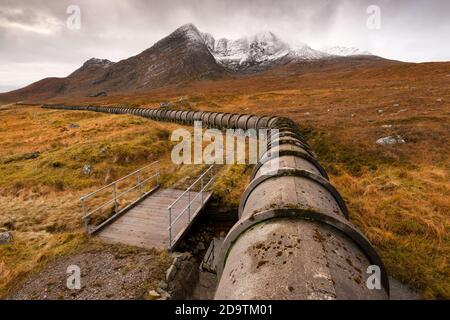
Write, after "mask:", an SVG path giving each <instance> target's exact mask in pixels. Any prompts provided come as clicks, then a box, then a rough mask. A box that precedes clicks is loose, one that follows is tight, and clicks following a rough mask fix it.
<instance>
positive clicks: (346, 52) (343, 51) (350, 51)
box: [321, 46, 372, 57]
mask: <svg viewBox="0 0 450 320" xmlns="http://www.w3.org/2000/svg"><path fill="white" fill-rule="evenodd" d="M321 51H322V52H325V53H328V54H330V55H334V56H341V57H349V56H361V55H364V56H370V55H372V53H370V52H369V51H364V50H361V49H358V48H355V47H343V46H329V47H324V48H322V49H321Z"/></svg>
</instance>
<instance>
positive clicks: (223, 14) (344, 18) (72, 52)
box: [0, 0, 450, 90]
mask: <svg viewBox="0 0 450 320" xmlns="http://www.w3.org/2000/svg"><path fill="white" fill-rule="evenodd" d="M70 4H77V5H79V6H80V7H81V10H82V25H81V30H79V31H72V30H68V29H67V28H66V27H65V21H66V19H67V17H68V15H67V14H66V9H67V7H68V6H69V5H70ZM372 4H375V5H379V6H380V7H381V13H382V28H381V30H377V31H374V30H369V29H367V27H366V19H367V13H366V8H367V7H368V6H369V5H372ZM449 14H450V1H447V0H434V1H426V0H360V1H353V0H309V1H308V0H284V1H283V0H278V1H275V0H247V1H246V0H228V1H225V0H224V1H219V0H190V1H185V0H161V1H156V0H153V1H145V0H130V1H123V0H96V1H91V0H67V1H66V0H60V1H58V0H54V1H45V0H31V1H30V0H2V1H1V3H0V75H1V78H0V90H2V89H1V88H6V87H7V88H8V89H10V88H17V87H20V86H24V85H26V84H28V83H31V82H33V81H35V80H38V79H40V78H43V77H46V76H66V75H67V74H68V73H70V72H71V71H73V70H74V69H76V68H77V67H79V66H80V65H81V64H82V63H83V62H84V61H85V60H87V59H89V58H91V57H94V56H95V57H99V58H107V59H110V60H113V61H117V60H120V59H124V58H127V57H129V56H131V55H135V54H138V53H139V52H141V51H142V50H145V49H146V48H148V47H150V46H151V45H152V44H153V43H154V42H156V41H157V40H159V39H160V38H162V37H164V36H165V35H167V34H169V33H170V32H171V31H173V30H174V29H176V28H177V27H178V26H180V25H182V24H184V23H188V22H192V23H194V24H195V25H197V27H198V28H199V29H200V30H202V31H206V32H209V33H211V34H212V35H214V36H215V37H231V38H236V37H240V36H244V35H249V34H251V33H255V32H258V31H261V30H270V31H272V32H274V33H275V34H277V35H278V36H280V37H281V38H283V39H285V40H286V41H289V42H297V41H303V42H306V43H308V44H310V45H312V46H313V47H315V48H320V47H321V46H324V45H329V44H342V45H352V46H357V47H360V48H361V49H364V50H369V51H371V52H373V53H375V54H378V55H381V56H384V57H387V58H392V59H399V60H406V61H428V60H450V41H448V40H449V36H448V35H449V34H450V19H448V16H449ZM1 21H3V23H2V22H1ZM5 21H6V22H5ZM19 25H20V26H19ZM21 26H22V27H21ZM33 26H34V27H36V28H37V30H38V31H39V30H40V31H42V30H41V29H39V28H44V29H45V27H48V28H49V29H51V32H48V33H42V32H33V31H30V30H29V27H31V28H33ZM27 28H28V29H27ZM44 66H45V67H44ZM52 66H53V67H52ZM11 75H14V77H11Z"/></svg>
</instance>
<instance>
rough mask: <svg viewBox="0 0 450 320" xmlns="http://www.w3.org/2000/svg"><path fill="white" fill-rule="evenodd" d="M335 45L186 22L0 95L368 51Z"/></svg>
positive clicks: (106, 88) (212, 74)
mask: <svg viewBox="0 0 450 320" xmlns="http://www.w3.org/2000/svg"><path fill="white" fill-rule="evenodd" d="M337 48H338V49H337ZM337 48H336V47H335V49H333V50H331V49H328V50H325V52H324V51H318V50H315V49H313V48H311V47H309V46H308V45H307V44H305V43H300V44H295V45H290V44H288V43H287V42H285V41H283V40H281V39H280V38H278V37H277V36H276V35H275V34H273V33H272V32H268V31H266V32H260V33H257V34H255V35H253V36H249V37H244V38H240V39H236V40H230V39H226V38H221V39H218V40H216V39H215V38H214V37H213V36H212V35H210V34H208V33H202V32H200V31H199V30H198V29H197V28H196V27H195V26H194V25H193V24H186V25H183V26H181V27H179V28H178V29H176V30H175V31H173V32H172V33H171V34H169V35H168V36H166V37H164V38H163V39H161V40H159V41H158V42H156V43H155V44H154V45H153V46H151V47H150V48H148V49H146V50H144V51H143V52H141V53H140V54H138V55H136V56H133V57H129V58H128V59H124V60H121V61H118V62H111V61H109V60H106V59H97V58H92V59H89V60H88V61H86V62H85V63H84V64H83V65H82V66H81V67H80V68H78V69H77V70H75V71H74V72H72V73H71V74H70V75H69V76H67V77H65V78H46V79H42V80H40V81H37V82H35V83H33V84H31V85H29V86H27V87H25V88H22V89H18V90H15V91H12V92H10V93H5V94H0V100H3V101H20V100H24V99H29V98H33V97H34V98H36V97H38V98H39V99H48V98H54V97H63V96H83V97H98V96H100V95H102V96H104V95H108V94H110V93H120V92H132V91H133V92H134V91H137V90H149V89H153V88H159V87H163V86H167V85H175V84H180V83H185V82H189V81H199V80H203V79H219V78H221V77H227V76H229V75H230V74H235V75H236V74H240V73H249V72H258V71H262V70H269V69H271V68H274V67H277V66H288V67H289V66H290V65H291V63H292V66H294V67H298V66H299V65H300V66H303V65H305V66H306V65H309V66H312V67H314V65H316V66H319V67H320V65H323V64H322V63H319V64H316V63H314V62H315V61H321V60H329V61H327V62H330V63H331V64H332V63H334V62H336V63H337V64H339V63H342V62H345V60H346V59H348V58H347V57H345V58H343V59H336V58H337V56H352V55H362V54H369V53H367V52H364V51H361V50H358V49H355V48H344V47H337ZM365 58H367V60H371V59H372V58H371V57H365ZM333 60H336V61H333ZM308 62H313V63H308ZM292 70H296V69H295V68H293V69H292ZM294 72H295V71H294Z"/></svg>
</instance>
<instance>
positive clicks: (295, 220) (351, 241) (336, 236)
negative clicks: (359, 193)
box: [43, 105, 389, 300]
mask: <svg viewBox="0 0 450 320" xmlns="http://www.w3.org/2000/svg"><path fill="white" fill-rule="evenodd" d="M43 108H50V109H64V110H85V111H86V110H88V111H96V112H105V113H113V114H133V115H137V116H142V117H146V118H149V119H152V120H157V121H170V122H177V123H180V124H186V125H192V124H193V123H194V121H202V124H203V126H208V127H213V128H218V129H227V128H233V129H243V130H247V129H256V130H259V129H277V130H278V131H279V133H278V134H277V135H276V136H275V137H271V140H270V143H269V145H268V150H267V151H266V153H265V154H264V155H263V156H262V157H261V158H260V159H259V162H258V164H257V165H256V166H255V167H254V170H253V172H252V176H251V181H250V184H249V185H248V186H247V188H246V190H245V192H244V194H243V196H242V198H241V201H240V205H239V221H238V222H237V223H236V224H235V225H234V226H233V227H232V229H231V230H230V231H229V233H228V234H227V236H226V238H225V240H224V242H223V245H222V249H221V254H220V258H219V264H218V266H217V268H218V277H219V284H218V287H217V291H216V294H215V299H291V300H294V299H301V300H304V299H320V300H322V299H387V298H388V297H389V280H388V276H387V273H386V270H385V268H384V265H383V263H382V261H381V259H380V257H379V255H378V254H377V252H376V251H375V249H374V248H373V246H372V245H371V244H370V242H369V241H368V240H367V238H366V237H365V236H364V235H363V234H362V233H361V232H360V231H359V230H358V229H356V228H355V227H354V226H353V225H352V224H351V223H350V222H349V220H348V210H347V207H346V205H345V202H344V200H343V199H342V197H341V195H340V194H339V192H338V191H337V190H336V189H335V188H334V187H333V185H332V184H331V183H330V182H329V180H328V176H327V173H326V172H325V170H324V169H323V167H322V166H321V165H320V164H319V162H318V161H317V159H316V156H315V154H314V152H313V151H312V150H311V148H310V146H309V145H308V143H307V142H306V141H305V139H304V137H303V136H302V134H301V132H300V130H299V128H298V126H297V125H296V124H295V123H294V122H293V121H292V120H290V119H288V118H283V117H276V116H272V117H269V116H256V115H249V114H233V113H222V112H204V111H186V110H166V109H145V108H130V107H97V106H89V107H83V106H63V105H44V106H43ZM271 151H272V152H273V151H276V152H275V154H278V157H277V159H274V158H273V157H271V156H269V153H270V152H271ZM273 161H277V162H278V166H277V169H275V170H272V171H271V169H270V168H273V166H271V165H272V163H271V162H273ZM377 270H378V271H379V278H378V279H377V275H378V274H377ZM374 277H375V278H374ZM377 280H378V283H379V286H377Z"/></svg>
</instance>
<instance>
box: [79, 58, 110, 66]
mask: <svg viewBox="0 0 450 320" xmlns="http://www.w3.org/2000/svg"><path fill="white" fill-rule="evenodd" d="M112 63H113V62H111V61H109V60H108V59H99V58H90V59H89V60H87V61H86V62H85V63H84V64H83V66H92V65H98V66H105V65H110V64H112Z"/></svg>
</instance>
